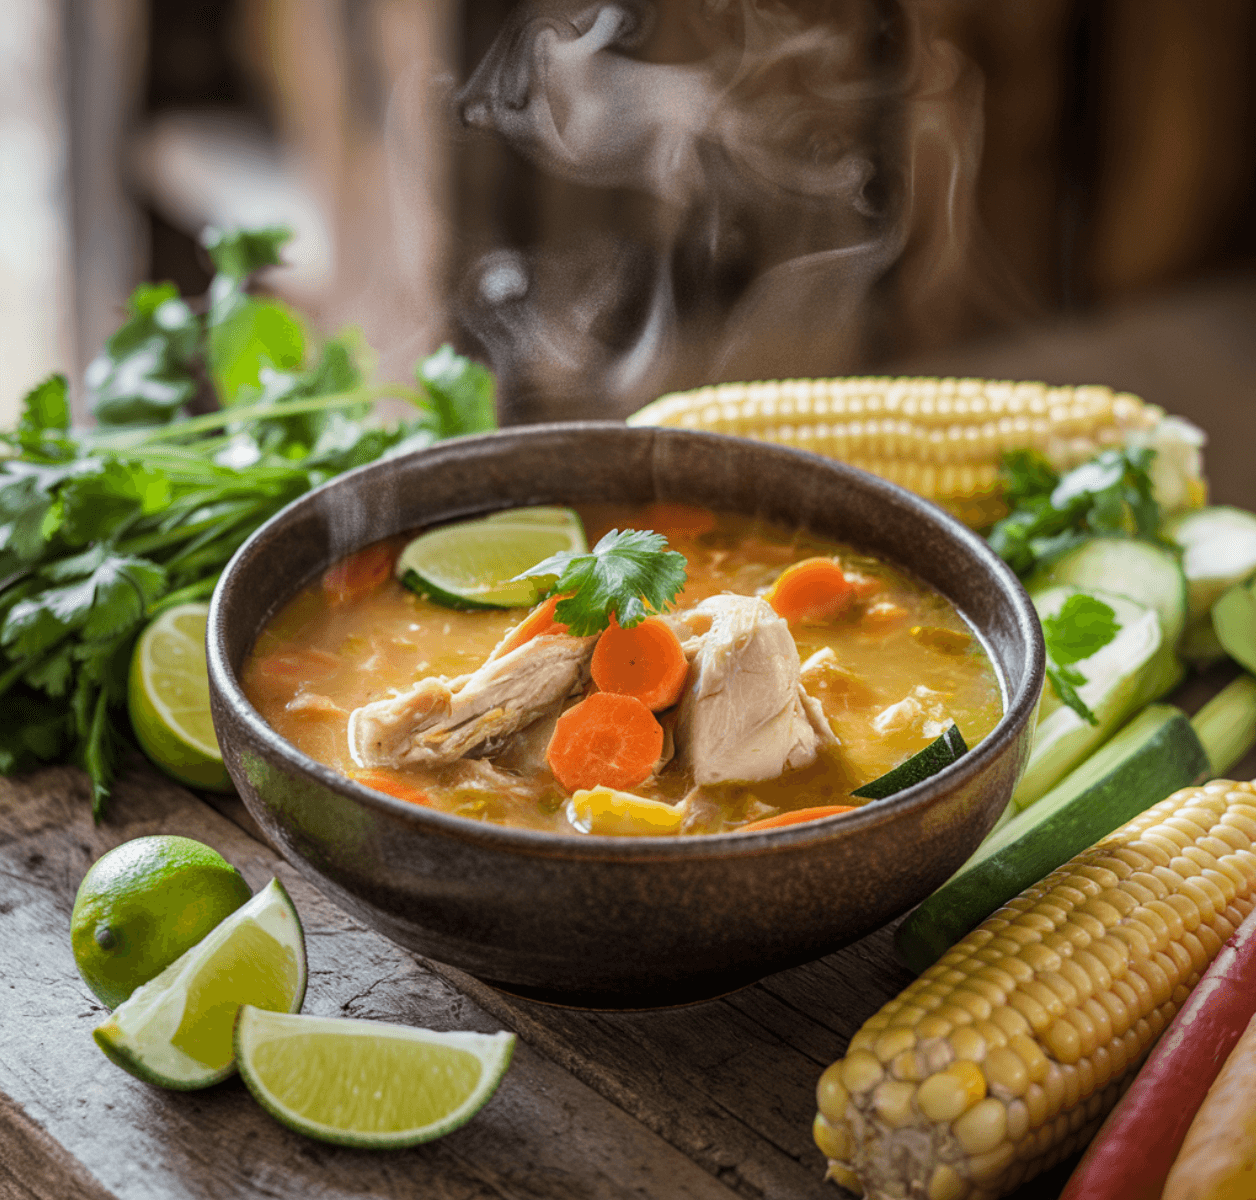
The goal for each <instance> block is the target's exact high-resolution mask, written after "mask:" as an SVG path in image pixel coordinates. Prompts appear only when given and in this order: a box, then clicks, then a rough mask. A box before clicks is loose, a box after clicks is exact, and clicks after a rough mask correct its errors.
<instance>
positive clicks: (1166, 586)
mask: <svg viewBox="0 0 1256 1200" xmlns="http://www.w3.org/2000/svg"><path fill="white" fill-rule="evenodd" d="M1061 585H1065V586H1072V587H1075V588H1077V589H1078V590H1079V591H1082V592H1087V593H1089V594H1091V595H1098V594H1100V593H1110V594H1115V595H1118V596H1125V597H1126V598H1128V599H1130V600H1134V601H1136V602H1137V603H1139V604H1141V605H1143V606H1144V607H1145V608H1152V609H1155V610H1156V612H1157V613H1158V614H1159V616H1160V626H1161V629H1162V630H1163V632H1164V637H1165V640H1166V641H1167V642H1168V643H1169V645H1170V646H1172V645H1175V644H1176V643H1177V640H1178V638H1179V637H1180V636H1181V633H1182V630H1183V629H1184V628H1185V627H1186V615H1187V592H1188V589H1187V580H1186V576H1185V575H1184V574H1183V573H1182V567H1181V565H1180V564H1179V563H1178V560H1177V556H1176V555H1175V554H1174V553H1173V552H1172V551H1171V550H1166V549H1165V548H1164V547H1163V546H1155V545H1152V543H1151V542H1142V541H1136V540H1134V539H1133V538H1110V537H1104V538H1092V539H1091V540H1090V541H1088V542H1085V543H1084V544H1083V545H1081V546H1079V547H1078V548H1077V549H1076V550H1074V551H1072V552H1071V553H1069V554H1066V555H1064V557H1063V558H1060V559H1057V560H1056V561H1055V562H1053V563H1052V564H1051V565H1050V566H1049V567H1046V568H1044V569H1043V570H1040V571H1038V572H1037V573H1036V574H1035V575H1034V576H1033V578H1032V579H1030V580H1029V582H1028V583H1027V584H1026V585H1025V586H1026V588H1027V589H1028V591H1029V592H1030V594H1031V595H1036V594H1037V593H1039V592H1043V591H1046V589H1047V588H1051V587H1057V586H1061Z"/></svg>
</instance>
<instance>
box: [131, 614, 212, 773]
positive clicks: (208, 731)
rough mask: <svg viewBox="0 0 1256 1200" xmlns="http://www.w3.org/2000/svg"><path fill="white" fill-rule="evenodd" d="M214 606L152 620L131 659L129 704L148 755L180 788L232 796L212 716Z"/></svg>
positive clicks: (133, 723)
mask: <svg viewBox="0 0 1256 1200" xmlns="http://www.w3.org/2000/svg"><path fill="white" fill-rule="evenodd" d="M208 617H209V605H208V604H205V603H204V602H202V601H195V602H192V603H188V604H179V605H176V606H175V607H173V608H169V609H167V610H166V611H165V612H163V613H162V614H161V615H160V616H158V617H156V618H155V619H154V620H153V621H151V622H150V623H149V624H148V626H147V627H146V628H145V629H144V632H143V633H142V634H140V637H139V640H138V641H137V642H136V643H135V650H134V652H133V654H132V656H131V670H130V675H129V677H128V681H127V705H128V708H129V710H130V714H131V725H132V727H133V728H134V730H135V736H136V737H137V738H138V739H139V743H140V745H141V746H142V747H143V749H144V753H145V754H147V755H148V757H149V758H150V759H152V761H153V762H155V763H156V764H157V765H158V766H159V767H161V769H162V770H163V771H165V772H166V773H167V774H168V775H171V776H173V777H174V778H175V779H177V780H179V782H180V783H186V784H190V785H192V786H193V787H202V788H209V789H212V790H214V791H230V790H231V786H232V785H231V776H230V775H229V774H228V773H227V768H226V766H225V765H224V764H223V761H222V751H221V750H220V749H219V748H218V741H217V738H216V737H215V735H214V723H213V718H212V717H211V716H210V711H209V672H208V670H207V668H206V665H205V626H206V622H207V620H208Z"/></svg>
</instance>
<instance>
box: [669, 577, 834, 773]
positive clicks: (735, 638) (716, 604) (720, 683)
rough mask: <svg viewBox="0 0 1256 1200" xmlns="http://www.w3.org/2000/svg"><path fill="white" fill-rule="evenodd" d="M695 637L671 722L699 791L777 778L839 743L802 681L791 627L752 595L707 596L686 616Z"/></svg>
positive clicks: (682, 757) (680, 753) (768, 606)
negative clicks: (683, 688) (724, 783)
mask: <svg viewBox="0 0 1256 1200" xmlns="http://www.w3.org/2000/svg"><path fill="white" fill-rule="evenodd" d="M708 620H709V622H710V625H709V628H707V629H706V630H705V632H703V633H701V634H696V635H695V636H696V637H697V638H698V644H697V645H696V647H695V650H694V654H693V657H692V662H691V666H690V674H689V683H688V687H687V688H686V691H685V695H684V698H683V699H682V700H681V704H680V712H679V716H678V719H677V722H676V747H677V754H678V757H679V759H680V760H681V761H682V762H683V763H685V764H686V765H687V766H689V767H690V768H691V769H692V771H693V776H694V782H695V783H697V784H704V783H718V782H720V781H722V780H728V779H738V780H757V779H775V778H776V777H777V776H779V775H781V774H782V773H783V772H785V771H786V770H787V769H791V768H798V767H805V766H807V765H809V764H810V763H812V762H814V761H815V757H816V753H817V751H818V749H819V747H820V746H821V745H826V744H827V745H835V744H836V742H837V739H836V737H834V735H833V731H832V729H831V728H830V727H829V724H828V721H827V720H826V719H825V717H824V713H823V711H822V710H821V708H820V705H819V703H818V702H817V701H815V700H814V699H812V697H810V696H808V695H807V693H806V692H805V691H804V690H803V687H802V684H801V682H800V681H799V672H800V667H801V664H800V662H799V659H798V648H797V646H796V645H795V644H794V639H793V637H792V635H791V634H790V632H789V626H788V624H787V623H786V622H785V621H784V620H782V619H781V618H780V617H779V616H777V615H776V613H775V612H773V610H772V607H771V605H769V604H768V603H767V602H766V601H765V600H762V599H759V598H758V597H754V596H734V595H721V596H712V597H710V598H709V599H707V600H704V601H703V602H702V603H701V604H699V605H697V606H696V607H695V608H693V609H691V610H690V615H689V624H690V628H691V629H698V628H701V627H702V626H703V625H704V624H705V623H706V622H707V621H708Z"/></svg>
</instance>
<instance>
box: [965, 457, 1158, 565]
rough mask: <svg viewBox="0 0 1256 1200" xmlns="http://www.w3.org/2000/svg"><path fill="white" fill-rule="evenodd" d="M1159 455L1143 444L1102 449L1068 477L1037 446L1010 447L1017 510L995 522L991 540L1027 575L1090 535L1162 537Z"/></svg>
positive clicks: (1008, 481) (1009, 485)
mask: <svg viewBox="0 0 1256 1200" xmlns="http://www.w3.org/2000/svg"><path fill="white" fill-rule="evenodd" d="M1155 454H1156V452H1155V451H1154V450H1151V449H1148V448H1146V447H1141V446H1127V447H1124V448H1122V449H1119V450H1116V449H1114V450H1104V451H1101V452H1100V453H1099V454H1097V455H1096V456H1095V457H1094V458H1092V459H1091V460H1090V461H1089V462H1085V463H1082V464H1081V466H1079V467H1075V468H1074V469H1073V470H1071V471H1069V472H1068V473H1067V474H1065V475H1063V476H1061V475H1060V474H1059V473H1058V472H1056V470H1055V469H1054V468H1053V467H1052V466H1051V464H1050V463H1049V462H1047V460H1046V459H1045V458H1043V457H1042V455H1040V454H1038V453H1036V452H1035V451H1033V450H1017V451H1014V452H1012V453H1010V454H1008V455H1007V456H1006V457H1005V458H1004V460H1003V484H1004V494H1005V495H1006V497H1007V500H1008V504H1009V505H1010V506H1011V509H1012V512H1011V514H1010V515H1009V516H1007V517H1004V518H1003V520H1001V521H999V522H998V523H997V524H996V525H995V526H994V527H993V529H991V531H990V534H989V541H990V545H991V546H993V547H994V550H995V552H996V553H997V554H998V555H999V556H1000V557H1001V558H1002V559H1003V560H1004V561H1005V562H1006V563H1007V564H1008V565H1009V566H1010V567H1011V568H1012V570H1014V571H1015V572H1016V573H1017V574H1018V575H1020V576H1021V577H1022V578H1025V577H1027V576H1029V575H1031V574H1032V573H1033V572H1034V570H1035V569H1036V568H1037V567H1039V566H1041V565H1043V564H1045V563H1048V562H1050V561H1052V560H1054V559H1056V558H1059V557H1060V556H1061V555H1063V554H1066V553H1068V551H1070V550H1072V549H1073V548H1074V547H1076V546H1079V545H1080V544H1081V543H1082V542H1084V541H1085V540H1086V539H1087V538H1091V537H1097V536H1104V537H1114V536H1115V537H1140V538H1145V539H1147V540H1149V541H1159V540H1160V537H1159V529H1160V507H1159V505H1158V504H1157V503H1156V499H1155V497H1154V495H1153V494H1152V483H1151V474H1150V468H1151V463H1152V460H1153V459H1154V458H1155Z"/></svg>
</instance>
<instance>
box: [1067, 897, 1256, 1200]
mask: <svg viewBox="0 0 1256 1200" xmlns="http://www.w3.org/2000/svg"><path fill="white" fill-rule="evenodd" d="M1254 1011H1256V917H1252V916H1249V917H1248V918H1247V919H1246V920H1245V921H1244V922H1243V923H1242V924H1241V925H1240V926H1239V928H1238V930H1237V931H1236V932H1235V934H1234V936H1233V937H1232V938H1231V939H1230V940H1229V941H1228V942H1227V943H1226V944H1225V947H1224V948H1223V949H1222V950H1221V952H1220V953H1219V954H1218V955H1217V957H1216V958H1215V959H1214V960H1213V963H1212V966H1210V967H1209V968H1208V970H1207V971H1205V972H1204V975H1203V978H1202V979H1201V980H1200V981H1199V984H1198V985H1197V986H1196V988H1195V990H1194V992H1193V993H1192V994H1191V997H1190V999H1189V1000H1187V1002H1186V1003H1185V1004H1184V1005H1183V1006H1182V1010H1181V1011H1180V1012H1179V1013H1178V1014H1177V1016H1176V1017H1175V1018H1174V1019H1173V1024H1172V1025H1170V1026H1169V1029H1168V1031H1167V1032H1166V1033H1165V1035H1164V1037H1162V1038H1161V1039H1160V1041H1159V1043H1157V1045H1156V1048H1155V1049H1154V1050H1153V1051H1152V1052H1151V1055H1150V1057H1148V1059H1147V1061H1146V1062H1145V1063H1144V1064H1143V1067H1142V1069H1141V1070H1140V1071H1139V1072H1138V1077H1137V1078H1136V1079H1135V1080H1134V1083H1133V1085H1132V1086H1131V1087H1130V1089H1129V1091H1128V1092H1126V1093H1125V1095H1124V1096H1122V1097H1121V1100H1120V1102H1119V1103H1118V1104H1117V1106H1116V1108H1114V1109H1113V1110H1112V1112H1111V1113H1110V1114H1109V1115H1108V1119H1107V1120H1106V1121H1104V1123H1103V1126H1102V1128H1101V1129H1100V1130H1099V1132H1098V1134H1097V1135H1096V1136H1095V1139H1094V1140H1093V1141H1092V1142H1091V1143H1090V1146H1089V1148H1088V1149H1087V1150H1086V1155H1085V1157H1084V1158H1083V1159H1082V1161H1081V1162H1080V1163H1079V1164H1078V1167H1077V1169H1076V1170H1075V1171H1074V1172H1073V1174H1072V1175H1071V1176H1070V1177H1069V1181H1068V1186H1067V1187H1065V1189H1064V1191H1063V1192H1062V1193H1061V1195H1060V1200H1160V1196H1161V1191H1162V1189H1163V1186H1164V1182H1165V1179H1166V1178H1167V1176H1168V1174H1169V1171H1170V1169H1172V1168H1173V1164H1174V1159H1175V1158H1176V1156H1177V1153H1178V1150H1179V1148H1181V1146H1182V1141H1183V1139H1184V1138H1185V1137H1186V1136H1187V1129H1188V1128H1190V1126H1191V1121H1192V1119H1193V1118H1194V1116H1195V1113H1196V1112H1197V1111H1198V1109H1199V1107H1200V1105H1201V1104H1202V1103H1203V1101H1204V1097H1205V1095H1207V1094H1208V1089H1209V1087H1210V1086H1211V1084H1212V1082H1213V1080H1214V1079H1216V1077H1217V1073H1218V1071H1220V1070H1221V1068H1222V1064H1223V1062H1225V1058H1226V1055H1227V1054H1228V1053H1229V1052H1230V1051H1231V1049H1233V1047H1234V1046H1235V1044H1236V1043H1237V1042H1238V1040H1239V1037H1240V1035H1241V1034H1242V1031H1243V1028H1244V1025H1245V1023H1246V1022H1248V1021H1249V1020H1250V1018H1251V1015H1252V1013H1253V1012H1254ZM1249 1087H1250V1084H1249ZM1248 1105H1249V1107H1251V1103H1250V1094H1249V1098H1248ZM1200 1194H1201V1195H1216V1196H1220V1195H1222V1194H1228V1193H1221V1192H1216V1193H1200Z"/></svg>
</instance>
